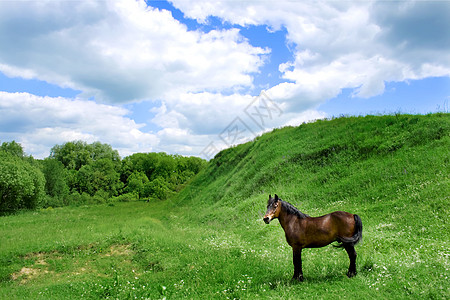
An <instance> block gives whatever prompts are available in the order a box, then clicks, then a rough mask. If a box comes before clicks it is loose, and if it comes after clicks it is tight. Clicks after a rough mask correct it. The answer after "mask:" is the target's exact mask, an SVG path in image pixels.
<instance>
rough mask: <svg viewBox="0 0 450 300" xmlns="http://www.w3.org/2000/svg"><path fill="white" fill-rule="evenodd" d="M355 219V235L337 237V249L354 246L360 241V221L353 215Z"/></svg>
mask: <svg viewBox="0 0 450 300" xmlns="http://www.w3.org/2000/svg"><path fill="white" fill-rule="evenodd" d="M353 217H354V218H355V233H354V234H353V236H352V237H349V238H347V237H339V238H338V243H340V245H338V246H337V247H344V246H346V245H350V246H355V245H356V244H358V243H359V242H360V241H361V240H362V227H363V226H362V220H361V218H360V217H359V216H358V215H353Z"/></svg>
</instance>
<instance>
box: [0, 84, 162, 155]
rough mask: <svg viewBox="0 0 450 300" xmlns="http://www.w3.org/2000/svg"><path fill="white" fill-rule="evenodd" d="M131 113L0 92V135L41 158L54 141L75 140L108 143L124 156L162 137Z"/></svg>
mask: <svg viewBox="0 0 450 300" xmlns="http://www.w3.org/2000/svg"><path fill="white" fill-rule="evenodd" d="M128 113H129V112H128V111H127V110H125V109H123V108H120V107H116V106H109V105H104V104H97V103H95V102H93V101H84V100H70V99H65V98H61V97H59V98H51V97H39V96H34V95H31V94H28V93H6V92H0V115H1V116H2V118H1V119H0V135H1V136H2V137H3V138H6V139H9V140H16V141H17V142H20V143H21V144H22V145H23V146H24V148H25V151H26V152H27V153H30V154H33V155H35V156H36V157H38V158H43V157H47V156H48V155H49V149H50V148H51V147H53V146H54V145H56V144H62V143H64V142H67V141H72V140H83V141H86V142H94V141H101V142H103V143H108V144H111V145H112V146H113V147H114V148H115V149H117V150H119V152H120V154H121V155H122V156H126V155H129V154H131V153H133V152H146V151H152V150H153V149H154V148H155V147H157V146H158V143H159V138H158V137H157V136H156V135H155V134H149V133H145V132H142V131H141V130H140V128H141V127H142V126H144V125H143V124H136V123H135V122H134V121H133V120H131V119H129V118H128V117H127V115H128Z"/></svg>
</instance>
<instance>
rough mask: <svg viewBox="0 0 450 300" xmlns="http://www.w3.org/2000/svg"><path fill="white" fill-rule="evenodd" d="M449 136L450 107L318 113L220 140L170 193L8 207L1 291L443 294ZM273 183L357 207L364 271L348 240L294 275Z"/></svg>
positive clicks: (298, 194) (55, 294)
mask: <svg viewBox="0 0 450 300" xmlns="http://www.w3.org/2000/svg"><path fill="white" fill-rule="evenodd" d="M449 148H450V115H449V114H434V115H427V116H410V115H396V116H383V117H372V116H369V117H364V118H362V117H358V118H357V117H352V118H339V119H334V120H331V121H317V122H315V123H313V124H303V125H302V126H300V127H295V128H294V127H292V128H291V127H289V128H283V129H279V130H275V131H273V132H271V133H269V134H265V135H263V136H261V137H259V138H258V139H257V140H256V141H254V142H251V143H247V144H244V145H239V146H237V147H234V148H232V149H228V150H225V151H223V152H221V153H220V154H219V155H218V156H217V157H216V158H215V159H214V160H212V161H211V162H210V164H209V166H208V167H207V169H206V170H204V171H203V172H202V173H201V174H199V175H198V176H197V177H196V178H195V179H194V180H193V181H192V182H191V183H190V184H189V185H188V186H187V187H186V188H185V189H184V190H183V191H182V192H181V193H180V194H179V195H178V196H177V197H176V198H174V199H172V200H170V201H168V202H165V203H154V204H150V205H148V204H145V203H125V204H118V205H116V206H97V207H90V208H87V207H84V208H83V207H81V208H63V209H55V210H50V211H41V212H34V213H24V214H21V215H17V216H11V217H3V218H1V219H0V242H1V245H2V246H1V249H0V263H1V268H0V298H6V297H11V295H12V296H15V297H18V298H39V297H41V298H55V299H57V298H61V297H71V298H85V297H87V298H93V299H95V298H99V297H103V298H107V297H111V298H116V297H119V298H134V296H137V297H138V298H141V297H143V298H145V297H149V298H152V299H153V298H163V297H168V298H179V297H190V298H199V297H202V298H211V297H218V298H227V297H228V298H254V297H255V296H260V297H261V296H265V297H268V298H278V297H280V298H283V299H286V298H298V297H301V296H302V295H307V296H313V297H316V298H326V297H327V296H328V297H330V298H331V297H344V296H347V297H351V298H362V297H364V298H380V297H381V298H404V297H406V296H415V297H421V298H423V297H431V298H449V297H450V290H449V284H448V276H449V275H450V274H449V273H450V272H449V268H450V261H449V256H450V252H449V250H448V249H449V248H450V246H449V241H450V237H449V235H448V232H450V226H449V217H448V216H449V212H450V211H449V205H448V204H449V202H450V199H449V198H450V180H449V174H450V172H449V159H450V155H449V154H450V153H449V150H448V149H449ZM269 193H272V194H274V193H277V194H278V195H279V196H280V197H281V198H282V199H284V200H286V201H289V202H291V203H292V204H294V205H295V206H297V207H298V208H299V209H300V210H302V211H303V212H305V213H307V214H310V215H313V216H317V215H321V214H325V213H328V212H330V211H334V210H346V211H350V212H353V213H357V214H359V215H360V216H361V218H362V220H363V224H364V242H363V244H361V245H359V246H357V251H358V254H359V257H358V261H357V269H358V272H359V274H358V276H356V277H355V278H352V279H348V278H346V277H345V272H346V269H347V267H348V258H347V257H346V254H345V251H343V250H342V249H334V248H333V247H325V248H321V249H307V250H305V251H304V255H303V260H304V264H303V269H304V275H305V278H306V280H305V282H304V283H302V284H292V283H291V282H290V281H289V279H290V277H291V276H292V272H293V267H292V263H291V250H290V247H289V246H288V245H287V244H286V242H285V241H284V234H283V231H282V229H281V227H280V226H279V225H278V224H277V222H274V223H271V224H270V225H265V224H264V223H263V222H262V221H261V214H263V212H264V210H265V204H266V200H267V197H268V194H269ZM12 279H13V280H12Z"/></svg>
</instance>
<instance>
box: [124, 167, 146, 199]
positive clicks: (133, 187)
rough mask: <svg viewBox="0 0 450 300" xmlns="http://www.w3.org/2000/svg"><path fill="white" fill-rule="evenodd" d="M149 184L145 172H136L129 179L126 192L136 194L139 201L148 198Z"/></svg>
mask: <svg viewBox="0 0 450 300" xmlns="http://www.w3.org/2000/svg"><path fill="white" fill-rule="evenodd" d="M149 183H150V181H149V180H148V178H147V176H146V175H145V173H144V172H138V171H135V172H134V173H133V174H131V175H130V176H129V177H128V180H127V187H126V188H125V192H127V193H136V194H137V195H138V198H139V199H141V198H142V197H148V196H149V193H150V188H149Z"/></svg>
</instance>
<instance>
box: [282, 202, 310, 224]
mask: <svg viewBox="0 0 450 300" xmlns="http://www.w3.org/2000/svg"><path fill="white" fill-rule="evenodd" d="M281 205H282V206H283V208H284V210H285V211H286V212H287V213H288V214H290V215H296V216H297V217H299V218H300V219H304V218H308V217H309V216H308V215H307V214H304V213H302V212H301V211H299V210H298V209H297V208H295V207H294V205H292V204H290V203H289V202H286V201H284V200H283V201H281Z"/></svg>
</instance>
